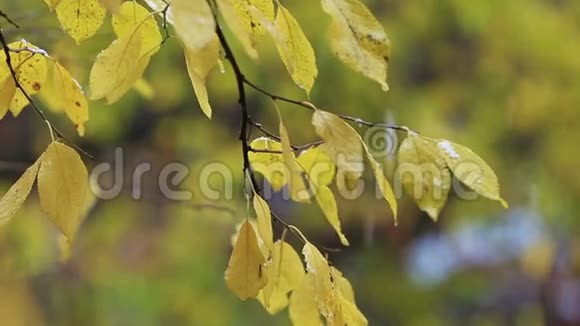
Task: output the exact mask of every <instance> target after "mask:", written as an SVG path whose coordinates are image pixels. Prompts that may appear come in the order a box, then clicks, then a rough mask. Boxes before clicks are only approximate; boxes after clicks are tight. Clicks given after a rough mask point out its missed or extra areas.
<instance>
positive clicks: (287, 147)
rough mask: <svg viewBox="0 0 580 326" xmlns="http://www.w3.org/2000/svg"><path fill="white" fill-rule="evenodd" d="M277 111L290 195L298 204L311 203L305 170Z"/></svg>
mask: <svg viewBox="0 0 580 326" xmlns="http://www.w3.org/2000/svg"><path fill="white" fill-rule="evenodd" d="M276 111H277V112H278V119H279V125H278V128H279V132H280V140H281V142H280V143H281V145H282V158H283V159H284V164H285V165H286V167H287V168H288V171H289V173H290V177H289V179H288V183H289V187H290V195H291V197H292V200H294V201H298V202H307V203H308V202H310V199H309V196H310V195H309V192H308V188H307V187H306V184H305V183H304V178H303V172H304V171H303V170H302V168H301V167H300V165H299V164H298V163H297V162H296V156H295V155H294V151H293V150H292V147H291V143H290V137H289V136H288V131H287V130H286V127H285V126H284V121H283V120H282V114H280V110H278V107H276Z"/></svg>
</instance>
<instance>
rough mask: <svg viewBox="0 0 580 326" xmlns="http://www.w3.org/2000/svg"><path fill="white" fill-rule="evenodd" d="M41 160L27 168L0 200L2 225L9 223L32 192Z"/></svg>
mask: <svg viewBox="0 0 580 326" xmlns="http://www.w3.org/2000/svg"><path fill="white" fill-rule="evenodd" d="M40 161H41V158H39V159H38V160H37V161H36V162H35V163H34V164H33V165H32V166H30V167H29V168H28V169H26V171H25V172H24V173H23V174H22V176H21V177H20V179H18V181H16V183H15V184H13V185H12V187H10V189H8V192H6V194H4V196H3V197H2V199H1V200H0V225H4V224H6V223H8V222H9V221H10V220H11V219H12V218H13V217H14V215H15V214H16V212H17V211H18V210H19V209H20V207H22V204H23V203H24V201H25V200H26V198H27V197H28V194H30V189H32V185H33V184H34V180H36V174H37V173H38V168H39V166H40Z"/></svg>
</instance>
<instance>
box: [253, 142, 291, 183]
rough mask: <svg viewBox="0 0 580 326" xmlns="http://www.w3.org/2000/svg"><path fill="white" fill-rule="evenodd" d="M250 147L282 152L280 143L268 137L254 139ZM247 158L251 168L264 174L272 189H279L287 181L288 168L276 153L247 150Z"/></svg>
mask: <svg viewBox="0 0 580 326" xmlns="http://www.w3.org/2000/svg"><path fill="white" fill-rule="evenodd" d="M250 147H251V148H253V149H256V150H268V151H277V152H280V153H281V152H282V144H280V143H279V142H278V141H275V140H273V139H270V138H268V137H260V138H256V139H254V140H253V141H252V142H251V143H250ZM248 158H249V159H250V164H251V166H252V169H253V170H254V171H256V172H258V173H260V174H262V175H263V176H264V178H266V180H268V182H269V183H270V185H271V186H272V190H274V191H280V190H281V189H282V187H284V185H285V184H286V183H287V178H288V177H287V176H288V169H287V168H286V165H285V164H284V159H283V158H282V155H281V154H278V153H262V152H249V153H248Z"/></svg>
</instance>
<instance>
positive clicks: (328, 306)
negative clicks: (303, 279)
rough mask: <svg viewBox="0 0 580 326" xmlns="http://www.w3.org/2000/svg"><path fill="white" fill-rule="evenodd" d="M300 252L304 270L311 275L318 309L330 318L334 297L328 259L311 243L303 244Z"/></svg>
mask: <svg viewBox="0 0 580 326" xmlns="http://www.w3.org/2000/svg"><path fill="white" fill-rule="evenodd" d="M302 254H303V255H304V260H305V262H306V271H307V272H308V274H310V275H312V276H313V281H314V282H313V286H314V299H315V300H316V304H317V305H318V311H319V312H320V313H321V314H322V316H324V317H325V318H326V319H332V315H333V312H334V304H335V298H334V286H333V284H332V280H331V277H330V266H329V265H328V261H326V258H324V256H322V254H321V253H320V251H318V249H316V247H315V246H314V245H312V244H311V243H306V244H305V245H304V247H303V248H302ZM308 274H307V275H308Z"/></svg>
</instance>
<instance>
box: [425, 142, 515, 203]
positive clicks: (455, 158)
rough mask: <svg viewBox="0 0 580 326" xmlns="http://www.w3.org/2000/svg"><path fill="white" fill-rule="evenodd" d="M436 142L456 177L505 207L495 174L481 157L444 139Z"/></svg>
mask: <svg viewBox="0 0 580 326" xmlns="http://www.w3.org/2000/svg"><path fill="white" fill-rule="evenodd" d="M436 143H437V147H438V149H439V154H440V155H441V156H442V157H443V159H445V162H446V163H447V166H449V168H450V169H451V171H452V172H453V175H455V176H456V177H457V179H459V180H460V181H461V182H463V183H464V184H465V185H466V186H468V187H469V188H471V189H473V190H474V191H475V192H477V193H478V194H480V195H482V196H483V197H486V198H489V199H492V200H497V201H499V202H500V203H501V204H502V206H504V207H506V208H507V203H506V201H505V200H503V199H502V198H501V196H500V194H499V182H498V180H497V176H496V175H495V173H494V172H493V170H492V169H491V167H489V165H487V163H485V161H484V160H483V159H482V158H481V157H479V156H478V155H477V154H475V153H474V152H473V151H472V150H471V149H469V148H467V147H465V146H462V145H459V144H456V143H452V142H450V141H448V140H445V139H440V140H437V141H436Z"/></svg>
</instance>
